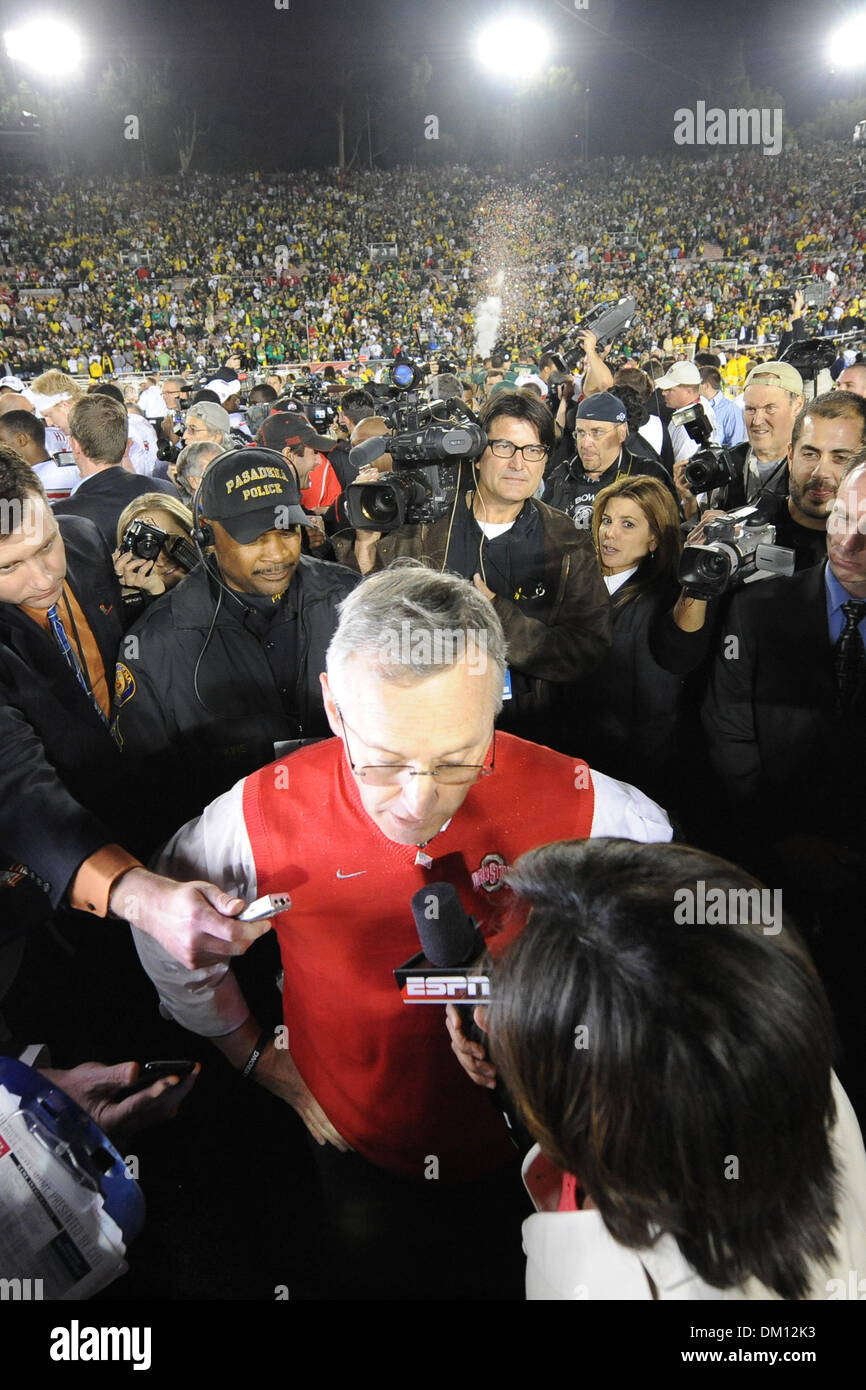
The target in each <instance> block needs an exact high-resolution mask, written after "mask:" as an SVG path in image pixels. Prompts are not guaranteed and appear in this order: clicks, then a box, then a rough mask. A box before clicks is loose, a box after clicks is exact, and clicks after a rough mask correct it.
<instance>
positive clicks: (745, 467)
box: [677, 362, 805, 521]
mask: <svg viewBox="0 0 866 1390" xmlns="http://www.w3.org/2000/svg"><path fill="white" fill-rule="evenodd" d="M744 398H745V400H744V414H745V421H746V433H747V435H748V443H747V444H739V445H738V446H737V447H736V448H734V449H729V450H726V451H725V454H724V456H723V458H722V460H720V464H721V466H720V467H719V468H718V469H717V470H716V469H714V470H713V474H714V475H717V476H713V477H712V478H711V479H710V485H709V487H707V488H706V489H702V488H700V487H695V485H694V484H691V485H687V484H686V480H685V466H684V465H683V466H682V467H681V468H680V469H679V470H678V477H677V486H678V490H679V493H680V497H681V498H682V500H683V505H684V508H685V512H686V516H687V517H693V516H695V515H696V514H697V511H698V508H700V510H701V511H705V510H706V509H707V508H708V507H709V508H712V509H713V510H719V511H724V512H730V511H734V510H736V509H737V508H738V507H742V506H744V505H746V503H760V505H761V510H762V513H763V515H764V516H765V518H766V519H768V520H770V521H772V520H773V519H774V517H775V516H776V514H777V513H778V512H779V510H780V509H781V507H782V505H783V503H784V501H785V498H786V497H787V496H788V447H789V445H790V443H791V434H792V432H793V429H794V421H795V420H796V418H797V416H798V414H799V412H800V411H801V410H802V408H803V405H804V402H805V397H804V394H803V378H802V377H801V376H800V373H799V372H798V371H796V370H795V368H794V367H792V366H791V364H790V363H789V362H761V363H759V364H758V365H757V366H756V367H753V368H752V370H751V371H750V372H749V375H748V376H747V377H746V386H745V391H744ZM689 499H691V501H690V500H689Z"/></svg>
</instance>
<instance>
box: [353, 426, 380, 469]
mask: <svg viewBox="0 0 866 1390" xmlns="http://www.w3.org/2000/svg"><path fill="white" fill-rule="evenodd" d="M387 452H388V436H387V435H386V434H375V435H371V437H370V438H369V439H363V440H362V441H361V443H360V444H356V445H354V447H353V448H351V449H350V450H349V462H350V463H351V465H352V467H353V468H358V469H360V468H366V467H367V465H368V464H370V463H375V462H376V459H380V458H381V457H382V455H383V454H387Z"/></svg>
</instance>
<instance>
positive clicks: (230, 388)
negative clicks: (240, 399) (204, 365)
mask: <svg viewBox="0 0 866 1390" xmlns="http://www.w3.org/2000/svg"><path fill="white" fill-rule="evenodd" d="M240 389H241V384H240V382H239V381H238V379H237V377H236V376H235V377H233V378H232V380H231V381H226V380H225V378H224V377H219V376H215V377H214V379H213V381H209V382H207V384H206V386H205V390H206V391H213V393H214V395H215V396H219V401H220V405H224V404H225V402H226V401H227V400H228V399H229V397H230V396H234V395H236V394H237V393H238V391H240Z"/></svg>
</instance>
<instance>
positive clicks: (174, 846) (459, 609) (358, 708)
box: [137, 565, 671, 1240]
mask: <svg viewBox="0 0 866 1390" xmlns="http://www.w3.org/2000/svg"><path fill="white" fill-rule="evenodd" d="M340 613H341V616H340V622H339V625H338V628H337V631H336V634H335V636H334V638H333V640H332V642H331V646H330V647H329V649H328V656H327V674H325V675H323V676H322V690H323V693H324V701H325V710H326V713H327V716H328V722H329V724H330V727H331V729H332V731H333V733H334V735H335V738H333V739H329V740H326V741H325V742H323V743H319V744H316V745H314V746H313V747H310V748H305V749H302V750H300V751H299V752H297V753H294V754H292V756H291V757H289V758H287V759H285V760H284V761H281V762H278V763H275V764H272V765H270V766H269V767H266V768H263V769H262V770H261V771H259V772H257V773H254V774H253V775H252V776H250V777H247V778H246V779H245V780H244V781H243V782H240V783H238V784H237V786H235V787H234V788H233V789H232V790H231V791H230V792H228V793H227V794H226V795H224V796H222V797H220V798H218V800H216V801H215V802H213V803H212V804H211V805H210V806H209V807H208V808H207V809H206V810H205V812H204V813H203V815H202V816H201V817H200V818H199V819H198V820H197V821H193V822H191V823H190V824H189V825H187V826H185V827H184V828H183V829H182V830H181V831H180V832H179V833H178V834H177V835H176V836H175V837H174V839H173V840H171V841H170V842H169V844H168V845H167V846H166V847H165V849H164V850H163V852H162V854H161V855H160V856H159V861H158V862H159V865H160V868H161V871H162V872H167V873H170V874H173V875H175V876H176V877H179V878H186V877H192V876H203V877H207V878H213V879H215V881H216V882H217V883H220V884H222V885H223V886H224V887H226V888H228V886H229V885H230V884H231V885H232V886H233V889H234V890H236V891H238V892H239V893H241V894H242V895H243V896H244V897H245V898H246V899H248V900H249V899H251V898H254V897H256V896H259V895H263V894H265V893H289V894H290V895H291V899H292V906H291V909H290V910H289V911H287V912H286V913H284V914H282V915H280V916H277V917H276V918H275V919H274V927H275V930H276V932H277V936H278V938H279V942H280V949H281V954H282V961H283V968H284V976H285V984H284V990H283V1009H284V1019H285V1024H286V1026H287V1028H288V1042H289V1046H288V1048H286V1047H281V1046H280V1037H279V1036H278V1037H277V1038H276V1039H275V1038H274V1036H273V1035H271V1036H269V1037H268V1038H266V1039H264V1038H262V1036H261V1034H260V1030H259V1026H258V1024H257V1023H256V1021H255V1019H253V1017H252V1016H251V1014H250V1011H249V1008H248V1006H247V1004H246V1002H245V1000H244V998H243V996H242V994H241V992H240V989H239V987H238V985H237V983H236V981H235V978H234V976H233V974H232V973H231V972H229V971H227V970H224V969H216V970H203V971H197V972H186V971H178V970H177V969H176V967H175V966H174V965H173V964H172V963H171V962H170V961H169V960H168V959H167V958H166V957H165V955H164V954H163V953H162V952H161V951H160V950H159V949H153V946H152V943H151V942H150V941H149V940H148V939H147V938H145V937H144V936H139V938H138V941H137V944H138V949H139V954H140V956H141V959H142V961H143V963H144V965H145V968H146V969H147V970H148V973H149V974H150V976H151V978H152V979H153V981H154V983H155V984H156V986H157V988H158V990H159V992H160V995H161V998H162V1001H163V1004H164V1006H165V1008H166V1009H167V1010H168V1011H169V1012H170V1014H171V1015H172V1016H173V1017H174V1018H175V1019H176V1020H177V1021H178V1022H179V1023H181V1024H182V1025H183V1026H185V1027H187V1028H190V1029H191V1030H192V1031H193V1032H196V1033H199V1034H203V1035H207V1036H210V1037H211V1038H212V1039H213V1041H214V1042H215V1043H216V1045H217V1046H218V1047H219V1048H220V1050H221V1051H222V1052H223V1053H224V1054H225V1056H226V1057H227V1058H228V1059H229V1061H230V1062H231V1063H232V1064H233V1065H234V1066H235V1067H237V1068H238V1069H240V1070H247V1072H248V1073H249V1072H250V1071H251V1073H252V1076H253V1077H254V1079H255V1080H257V1081H258V1082H259V1083H260V1084H261V1085H263V1086H264V1087H266V1088H267V1089H268V1090H269V1091H272V1092H273V1093H274V1094H275V1095H277V1096H279V1097H280V1098H281V1099H283V1100H285V1101H286V1102H287V1103H288V1104H289V1105H291V1106H292V1107H293V1108H294V1109H295V1110H296V1111H297V1112H298V1114H299V1115H300V1116H301V1118H302V1119H303V1121H304V1123H305V1125H306V1126H307V1129H308V1130H309V1132H310V1134H311V1135H312V1136H313V1138H314V1139H316V1140H317V1141H318V1143H319V1144H321V1145H324V1144H330V1145H333V1146H334V1148H335V1149H339V1150H342V1151H345V1150H348V1149H352V1150H354V1151H355V1153H356V1155H358V1156H360V1157H354V1158H351V1159H350V1158H344V1159H335V1162H337V1163H339V1164H342V1165H344V1166H345V1169H346V1176H347V1177H348V1171H347V1170H348V1168H349V1167H350V1166H354V1167H355V1168H357V1166H358V1165H361V1164H362V1160H363V1167H364V1168H365V1169H369V1168H370V1165H375V1167H376V1168H377V1169H384V1170H386V1172H387V1173H390V1174H397V1175H400V1176H401V1177H403V1178H409V1179H412V1178H414V1179H415V1180H416V1181H417V1182H418V1183H420V1184H421V1186H422V1187H424V1177H425V1171H427V1170H429V1161H430V1156H431V1155H433V1156H435V1158H436V1161H437V1177H439V1178H440V1179H441V1181H442V1183H443V1184H447V1183H449V1182H454V1183H460V1182H465V1181H466V1180H467V1179H473V1178H475V1179H480V1178H481V1177H482V1175H489V1174H490V1173H491V1172H495V1171H496V1170H497V1169H498V1168H502V1167H503V1166H506V1165H507V1164H508V1162H509V1158H510V1157H511V1156H512V1155H513V1150H512V1149H511V1146H510V1144H509V1141H508V1138H507V1134H506V1130H505V1128H504V1126H503V1123H502V1120H501V1117H499V1116H498V1115H497V1114H496V1112H495V1110H494V1109H493V1108H492V1107H490V1105H489V1103H488V1101H487V1100H486V1098H485V1097H484V1096H483V1094H482V1092H481V1091H480V1090H479V1089H478V1088H477V1087H474V1086H471V1085H469V1084H468V1082H467V1079H466V1077H465V1076H464V1075H463V1072H462V1071H461V1069H460V1067H459V1066H457V1064H456V1062H455V1060H454V1058H453V1057H452V1056H451V1052H450V1047H449V1041H448V1037H447V1033H446V1030H445V1027H444V1020H443V1018H442V1015H441V1013H440V1012H439V1010H436V1009H430V1008H408V1007H406V1006H405V1005H404V1003H403V1001H402V999H401V996H400V992H399V991H398V990H397V988H396V985H395V983H394V979H393V974H392V972H393V970H394V967H395V966H397V965H399V964H400V963H401V962H403V961H405V960H406V959H407V958H408V957H409V956H411V955H412V954H413V953H414V952H415V951H417V949H418V937H417V933H416V931H415V927H414V925H413V921H412V914H411V911H410V901H411V899H412V896H413V894H414V893H415V892H416V891H417V890H418V889H420V888H423V887H424V886H425V885H427V884H431V883H436V882H441V881H447V882H449V883H452V884H454V886H455V887H456V888H457V890H458V893H459V895H460V898H461V900H462V902H463V905H464V907H465V908H466V910H467V912H469V913H473V914H474V915H475V916H476V917H477V918H478V920H479V923H480V926H481V929H482V932H483V933H484V934H485V935H490V934H492V933H495V932H497V931H498V930H500V929H501V927H502V925H503V922H504V917H505V912H506V908H507V902H508V896H509V895H508V893H507V892H506V891H503V889H504V885H503V884H502V876H503V873H504V872H505V869H506V867H507V866H508V865H509V864H510V863H512V862H513V861H514V859H515V858H516V857H517V855H518V854H520V853H521V852H522V851H523V850H525V849H529V848H531V847H534V846H536V845H540V844H545V843H547V842H548V841H550V840H555V839H562V838H584V837H586V836H589V835H624V836H627V837H629V838H631V839H636V840H642V841H647V840H668V839H669V838H670V835H671V829H670V825H669V822H668V819H667V817H666V815H665V813H664V812H663V811H662V810H661V809H660V808H659V807H658V806H656V804H655V803H654V802H652V801H649V800H648V799H647V798H646V797H645V796H644V795H643V794H642V793H641V792H639V791H636V790H635V789H634V788H633V787H628V786H626V785H625V784H623V783H619V782H615V781H613V780H612V779H610V778H608V777H605V776H602V775H601V774H598V773H594V772H591V771H590V769H589V768H588V767H587V766H586V765H585V764H584V763H582V762H575V761H574V760H573V759H571V758H566V757H563V756H561V755H560V754H558V753H554V752H553V751H552V750H550V749H548V748H541V747H539V746H537V745H535V744H531V743H526V742H524V741H523V740H521V739H517V738H514V737H512V736H510V735H507V734H498V735H497V736H496V737H495V739H494V720H495V718H496V715H497V713H498V710H499V708H500V705H501V701H502V689H503V675H504V670H505V660H506V649H505V640H504V636H503V632H502V626H501V624H500V622H499V619H498V617H497V616H496V613H495V610H494V608H493V606H492V604H490V603H489V601H488V600H487V599H486V598H485V597H484V596H483V595H482V594H481V593H479V591H478V590H477V589H476V588H475V587H474V586H473V585H472V584H470V583H468V582H467V581H466V580H464V579H461V578H459V577H457V576H455V575H451V574H447V573H445V574H439V573H436V572H433V571H430V570H428V569H424V568H421V567H416V566H414V565H411V566H406V567H399V568H397V569H391V570H387V571H384V572H383V573H381V574H377V575H375V576H374V577H372V578H370V579H368V580H366V581H365V582H364V583H363V584H361V585H360V586H359V587H358V588H357V589H356V590H355V591H354V592H353V593H352V594H350V595H349V597H348V598H347V599H345V600H344V601H343V603H342V604H341V607H340ZM253 1068H254V1070H253ZM427 1176H429V1171H427ZM485 1180H489V1179H488V1178H485ZM392 1181H393V1180H392ZM437 1186H438V1185H437ZM427 1188H428V1191H429V1184H427ZM402 1190H406V1184H405V1183H403V1184H402V1187H401V1191H402ZM392 1196H393V1194H392ZM428 1235H429V1233H428V1232H427V1231H425V1240H427V1239H428Z"/></svg>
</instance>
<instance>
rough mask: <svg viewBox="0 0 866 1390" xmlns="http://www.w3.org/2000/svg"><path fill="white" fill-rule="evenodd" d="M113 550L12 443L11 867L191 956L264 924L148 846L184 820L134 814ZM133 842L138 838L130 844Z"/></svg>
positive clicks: (243, 938)
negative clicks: (116, 722)
mask: <svg viewBox="0 0 866 1390" xmlns="http://www.w3.org/2000/svg"><path fill="white" fill-rule="evenodd" d="M122 632H123V629H122V619H121V596H120V588H119V585H118V581H117V577H116V575H115V574H114V570H113V568H112V565H111V559H110V556H109V555H108V553H107V551H106V549H105V548H104V547H103V545H102V542H101V541H100V539H99V535H98V532H97V531H96V530H95V528H94V527H93V526H92V525H91V523H90V522H87V521H84V520H81V519H78V518H72V517H68V518H63V519H62V520H61V521H59V522H58V520H57V518H56V517H55V516H54V515H53V514H52V512H51V509H50V508H49V506H48V503H47V500H46V497H45V493H44V490H43V488H42V485H41V483H40V482H39V480H38V478H36V476H35V474H34V473H33V470H32V469H31V468H30V466H29V465H28V464H26V463H25V462H24V460H23V459H21V458H19V457H18V455H17V454H15V453H14V452H13V451H12V450H9V449H4V448H0V747H2V749H3V757H2V760H0V856H2V862H0V868H2V869H4V870H5V869H12V870H14V871H16V873H17V876H18V879H19V881H21V882H26V883H29V884H31V885H33V886H35V887H36V889H38V890H39V891H40V892H42V893H44V894H45V903H44V906H45V907H46V911H52V910H54V909H57V908H59V907H61V906H63V907H72V908H77V909H80V910H82V911H84V912H90V913H93V914H94V915H96V916H100V917H106V916H108V915H109V914H111V915H112V916H118V917H122V918H126V919H127V920H128V921H132V922H134V923H135V924H136V925H138V926H141V927H142V929H143V930H144V931H146V932H149V933H151V934H152V935H154V936H155V937H156V938H157V939H159V940H160V941H161V942H162V944H163V945H164V946H165V947H166V949H167V950H168V951H170V952H171V954H172V955H173V956H175V958H176V959H177V960H180V961H182V962H184V963H185V964H187V965H190V966H198V965H204V964H205V963H207V962H208V961H211V962H213V961H215V960H217V959H224V958H225V957H227V956H228V955H232V954H235V955H236V954H240V953H241V952H242V951H244V950H245V949H246V946H247V945H248V944H249V943H250V942H251V941H252V940H254V939H255V937H256V936H258V935H259V934H260V933H259V931H258V929H253V930H252V931H251V930H250V928H249V927H243V926H240V927H239V926H238V925H237V924H236V923H235V922H232V921H230V920H229V919H230V917H231V916H233V915H234V914H235V913H237V912H239V911H240V910H241V907H242V904H241V902H240V901H238V900H236V899H229V898H227V897H226V895H225V894H224V893H221V892H219V891H218V890H217V889H215V888H213V887H212V885H207V884H199V885H198V886H193V885H185V884H184V885H182V884H178V883H174V882H169V881H168V880H166V879H163V878H160V877H158V876H157V875H155V874H151V873H149V872H148V871H147V870H146V869H144V868H143V867H142V865H141V863H140V861H139V860H138V859H137V858H136V857H135V855H134V854H133V853H130V850H133V851H135V852H136V853H141V852H142V850H143V849H144V850H147V849H150V848H151V847H152V846H153V844H154V843H155V841H156V838H157V837H156V835H155V833H154V832H155V830H158V831H159V832H160V834H161V835H162V836H164V835H165V834H166V833H168V832H170V831H171V830H172V829H175V828H176V827H177V825H178V824H180V819H181V818H180V817H175V816H174V815H173V814H172V812H171V808H170V807H168V808H167V809H166V811H165V820H164V823H161V824H160V825H159V826H157V827H154V826H153V825H152V824H150V823H145V824H138V825H135V824H134V818H135V808H136V803H137V798H136V796H133V795H129V794H125V793H126V792H127V790H128V784H127V782H126V780H125V779H124V777H123V775H122V774H123V768H122V765H121V762H120V759H119V757H118V755H117V749H116V747H115V745H114V742H113V740H112V738H111V735H110V733H109V728H108V724H109V719H108V716H109V713H110V702H109V687H108V681H109V680H110V677H111V672H112V669H113V666H114V662H115V660H116V656H117V648H118V644H119V643H120V641H121V639H122ZM127 846H128V847H127Z"/></svg>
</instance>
